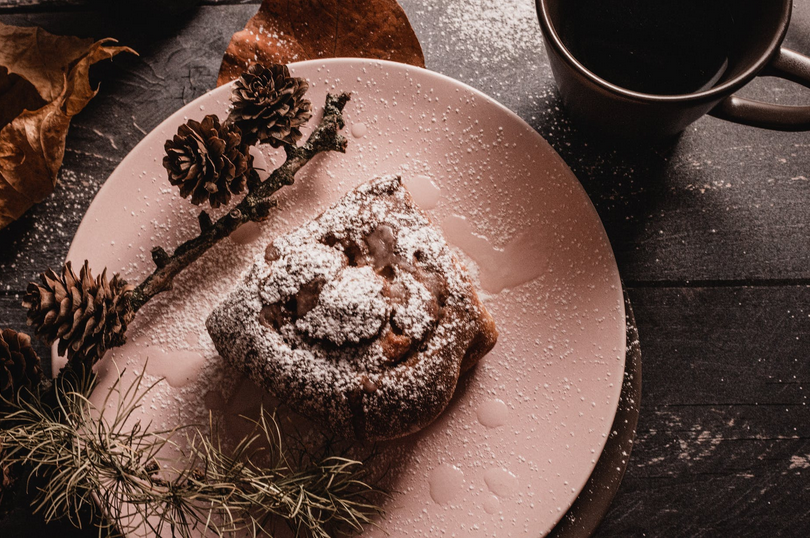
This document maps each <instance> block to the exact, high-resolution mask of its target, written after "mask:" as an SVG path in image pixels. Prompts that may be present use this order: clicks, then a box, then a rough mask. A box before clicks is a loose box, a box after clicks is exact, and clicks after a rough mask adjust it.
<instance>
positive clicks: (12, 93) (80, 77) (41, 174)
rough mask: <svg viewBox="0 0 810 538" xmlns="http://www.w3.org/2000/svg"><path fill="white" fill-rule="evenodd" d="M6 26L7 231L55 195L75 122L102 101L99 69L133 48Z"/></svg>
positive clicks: (3, 191)
mask: <svg viewBox="0 0 810 538" xmlns="http://www.w3.org/2000/svg"><path fill="white" fill-rule="evenodd" d="M113 42H115V40H113V39H103V40H101V41H97V42H95V43H94V42H93V40H92V39H82V38H78V37H70V36H56V35H52V34H49V33H48V32H46V31H44V30H42V29H41V28H36V27H25V28H19V27H15V26H8V25H5V24H3V23H0V229H1V228H4V227H6V226H7V225H8V224H9V223H11V222H12V221H14V220H16V219H17V218H19V217H20V216H21V215H22V214H23V213H25V211H26V210H27V209H28V208H29V207H31V206H32V205H33V204H35V203H37V202H39V201H41V200H42V199H43V198H45V197H46V196H48V195H49V194H50V193H51V192H53V189H54V187H55V186H56V174H57V172H58V171H59V167H60V166H62V158H63V157H64V154H65V138H66V137H67V131H68V126H69V125H70V119H71V118H72V117H73V116H75V115H76V114H77V113H78V112H79V111H81V110H82V109H83V108H84V107H85V106H86V105H87V103H88V102H89V101H90V99H92V98H93V97H94V96H95V95H96V91H97V90H94V89H93V88H91V87H90V78H89V71H90V66H91V65H93V64H94V63H96V62H98V61H100V60H104V59H107V58H112V57H113V56H115V55H116V54H118V53H119V52H132V53H135V51H133V50H132V49H130V48H128V47H117V46H110V45H108V44H109V43H113Z"/></svg>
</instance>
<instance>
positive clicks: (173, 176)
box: [163, 114, 256, 207]
mask: <svg viewBox="0 0 810 538" xmlns="http://www.w3.org/2000/svg"><path fill="white" fill-rule="evenodd" d="M164 148H165V150H166V156H165V157H163V167H164V168H166V170H168V172H169V182H170V183H171V184H172V185H179V186H180V196H182V197H183V198H186V197H187V196H189V195H191V203H193V204H195V205H199V204H201V203H203V202H205V201H206V200H208V203H209V204H211V207H219V206H221V205H226V204H227V203H228V202H230V201H231V195H232V194H239V193H240V192H242V191H244V190H245V187H246V186H247V183H248V180H252V179H253V177H252V176H253V175H254V174H256V171H255V170H254V169H253V156H252V155H251V154H250V147H249V146H248V145H247V144H243V143H242V133H241V132H240V130H239V128H238V127H237V126H235V125H230V124H229V125H224V124H220V122H219V118H217V117H216V116H214V115H210V114H209V115H208V116H205V117H204V118H203V120H202V122H198V121H194V120H188V122H187V123H185V124H183V125H181V126H180V128H179V129H177V134H176V135H174V138H173V139H171V140H167V141H166V144H165V146H164Z"/></svg>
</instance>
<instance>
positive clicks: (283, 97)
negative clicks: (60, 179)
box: [0, 64, 349, 383]
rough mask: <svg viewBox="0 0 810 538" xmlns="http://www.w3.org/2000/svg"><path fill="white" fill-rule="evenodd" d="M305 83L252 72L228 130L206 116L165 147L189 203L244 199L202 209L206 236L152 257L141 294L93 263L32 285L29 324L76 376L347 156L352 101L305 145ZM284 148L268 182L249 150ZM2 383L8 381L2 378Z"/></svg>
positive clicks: (327, 113)
mask: <svg viewBox="0 0 810 538" xmlns="http://www.w3.org/2000/svg"><path fill="white" fill-rule="evenodd" d="M308 88H309V84H308V83H307V81H306V80H304V79H301V78H295V77H292V76H290V71H289V69H288V68H287V66H285V65H271V66H269V67H265V66H263V65H260V64H254V65H252V66H251V67H250V68H249V70H248V71H247V72H246V73H244V74H243V75H242V76H241V77H240V78H239V79H238V80H237V81H236V82H235V84H234V87H233V92H232V96H231V100H232V104H233V106H232V109H231V111H230V113H229V115H228V117H227V118H226V119H225V121H220V119H219V118H218V117H217V116H216V115H207V116H205V117H204V118H203V119H202V121H195V120H188V121H187V122H186V123H185V124H183V125H181V126H180V127H179V128H178V130H177V134H176V135H174V137H173V138H172V139H171V140H167V141H166V144H165V151H166V155H165V156H164V158H163V166H164V168H165V169H166V170H167V173H168V180H169V183H171V184H172V185H174V186H176V187H178V188H179V190H180V195H181V196H183V197H184V198H188V197H190V199H191V203H193V204H195V205H202V204H207V205H209V206H210V207H212V208H219V207H223V206H227V205H228V204H230V202H231V200H232V198H233V196H235V195H239V194H242V193H244V192H246V193H247V194H246V195H245V196H244V198H243V199H242V200H241V201H240V202H239V203H238V204H236V206H235V207H233V208H232V209H231V210H230V211H229V212H228V213H227V214H225V215H224V216H223V217H221V218H220V219H218V220H217V221H216V222H214V221H213V220H212V219H211V217H210V216H209V215H208V213H207V212H206V211H205V210H203V211H201V212H200V214H199V224H200V234H199V235H198V236H196V237H194V238H192V239H190V240H188V241H186V242H185V243H183V244H181V245H180V246H178V247H177V248H176V249H175V250H174V252H173V253H172V254H168V253H167V252H166V250H165V249H164V248H163V247H160V246H156V247H154V248H153V249H152V259H153V261H154V263H155V266H156V267H155V270H154V272H153V273H152V274H151V275H149V276H148V277H147V278H146V279H145V280H144V281H143V282H141V283H140V284H139V285H138V286H132V285H130V284H128V283H127V282H126V281H125V280H124V279H123V278H121V276H120V275H118V274H117V273H116V274H114V275H113V276H112V278H110V279H108V278H107V269H106V268H105V269H104V270H103V272H102V274H101V275H100V276H98V277H96V278H93V276H92V274H91V270H90V267H89V266H88V263H87V262H85V264H84V266H83V267H82V269H81V270H80V271H79V275H78V276H77V275H76V274H75V272H74V271H73V268H72V267H71V264H70V262H67V263H66V264H65V266H64V267H62V270H61V271H60V272H59V273H56V272H54V271H53V270H50V269H49V270H48V271H47V272H45V273H43V274H42V275H41V276H40V280H41V282H32V283H31V284H29V286H28V292H27V294H26V295H25V298H24V299H23V306H25V307H26V308H27V309H28V324H29V325H30V326H31V327H33V328H34V332H35V334H36V335H37V336H38V337H40V338H41V339H42V340H44V341H45V342H46V343H48V344H53V343H54V342H57V341H58V349H59V353H60V354H65V355H66V356H67V359H68V366H67V367H68V368H71V369H88V368H90V367H92V366H93V364H95V363H96V362H97V361H98V360H99V359H100V358H101V357H102V356H103V355H104V353H105V352H106V351H107V350H108V349H111V348H113V347H117V346H120V345H123V344H124V342H126V330H127V326H128V324H129V323H130V322H131V321H132V319H133V318H134V317H135V314H136V313H137V312H138V310H140V309H141V307H143V305H145V304H146V303H147V302H148V301H149V300H150V299H152V298H153V297H155V296H156V295H158V294H159V293H162V292H164V291H166V290H168V289H170V288H171V286H172V282H173V280H174V277H175V276H177V274H179V273H180V272H181V271H182V270H183V269H185V268H186V267H188V266H189V265H190V264H191V263H193V262H194V261H196V260H197V259H198V258H199V257H200V256H202V255H203V254H204V253H205V252H206V251H207V250H208V249H209V248H211V247H212V246H214V245H215V244H216V243H218V242H219V241H220V240H222V239H224V238H225V237H228V236H229V235H230V234H231V233H233V232H234V231H236V230H237V229H238V228H239V227H240V226H242V225H243V224H245V223H246V222H250V221H254V222H260V221H263V220H266V219H267V218H269V216H270V211H271V209H272V208H273V207H275V205H276V201H275V199H273V197H272V196H273V194H275V193H276V192H277V191H278V190H279V189H281V188H282V187H284V186H286V185H291V184H292V183H293V181H294V180H295V174H296V173H297V172H298V171H299V170H300V169H301V168H302V167H303V166H304V165H305V164H307V163H308V162H309V161H310V160H311V159H312V158H313V157H315V155H317V154H319V153H321V152H324V151H338V152H344V151H345V150H346V143H347V142H346V139H345V138H344V137H343V136H342V135H341V134H340V130H341V129H342V128H343V126H344V121H343V108H344V107H345V105H346V103H347V102H348V101H349V95H348V94H346V93H342V94H339V95H331V94H329V95H327V97H326V103H325V108H324V115H323V119H322V120H321V122H320V123H319V125H318V126H317V127H316V128H315V130H314V131H313V132H312V134H311V135H310V136H309V138H308V139H307V141H306V142H305V143H304V144H303V145H301V146H299V145H297V143H298V141H299V140H300V139H301V136H302V135H301V131H300V127H301V126H302V125H304V124H306V122H307V121H308V120H309V119H310V118H311V117H312V103H311V102H310V101H309V100H307V99H305V98H304V94H305V93H306V91H307V90H308ZM254 144H269V145H271V146H273V147H283V148H284V149H285V152H286V154H287V159H286V160H285V162H284V163H283V164H282V165H281V166H280V167H279V168H277V169H276V170H274V171H273V172H272V173H271V174H270V176H269V177H268V178H267V179H265V180H264V181H261V180H260V179H259V175H258V173H257V172H256V170H255V169H254V168H253V156H252V155H251V154H250V146H251V145H254ZM0 383H2V380H1V379H0Z"/></svg>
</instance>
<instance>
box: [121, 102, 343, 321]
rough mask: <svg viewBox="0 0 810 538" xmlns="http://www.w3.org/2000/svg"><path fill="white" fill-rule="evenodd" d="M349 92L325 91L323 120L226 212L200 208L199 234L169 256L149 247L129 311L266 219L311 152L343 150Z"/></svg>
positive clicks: (290, 146)
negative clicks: (148, 268)
mask: <svg viewBox="0 0 810 538" xmlns="http://www.w3.org/2000/svg"><path fill="white" fill-rule="evenodd" d="M349 98H350V97H349V94H347V93H341V94H339V95H332V94H328V95H327V96H326V106H325V109H324V114H323V119H322V120H321V122H320V124H319V125H318V127H317V128H316V129H315V131H313V133H312V134H311V135H310V136H309V138H308V139H307V141H306V143H305V144H303V145H302V146H292V145H285V146H284V148H285V150H286V152H287V160H286V161H285V162H284V164H282V165H281V166H280V167H279V168H277V169H276V170H274V171H273V173H272V174H271V175H270V177H268V178H267V179H266V180H264V181H262V182H260V183H256V184H254V185H250V186H249V190H248V194H247V195H246V196H245V197H244V198H243V199H242V201H241V202H239V204H238V205H237V206H236V207H234V208H233V209H232V210H231V211H230V212H229V213H228V214H227V215H225V216H223V217H221V218H220V219H219V220H217V221H216V222H211V218H210V217H209V216H208V214H207V213H205V212H204V211H203V212H202V213H201V214H200V229H201V230H200V235H198V236H197V237H195V238H193V239H190V240H188V241H186V242H185V243H183V244H182V245H180V246H179V247H177V249H175V251H174V253H173V254H171V255H169V254H168V253H167V252H166V251H165V250H164V249H163V248H161V247H155V248H153V249H152V259H153V260H154V262H155V265H156V266H157V269H155V271H154V272H153V273H152V274H151V275H149V276H148V277H147V278H146V280H144V281H143V282H142V283H141V284H140V285H139V286H138V287H137V288H135V290H134V291H133V292H132V298H131V301H132V311H133V312H137V311H138V310H139V309H140V308H141V307H142V306H143V305H144V304H146V303H147V302H148V301H149V300H150V299H151V298H152V297H154V296H155V295H157V294H159V293H161V292H164V291H167V290H169V289H171V287H172V282H173V280H174V277H175V276H177V274H178V273H180V272H181V271H182V270H183V269H185V268H186V267H188V266H189V264H191V263H193V262H194V261H195V260H196V259H197V258H199V257H200V256H202V255H203V254H204V253H205V252H206V251H207V250H208V249H209V248H211V247H212V246H214V245H215V244H216V243H218V242H219V241H220V240H222V239H223V238H225V237H228V235H230V234H231V233H232V232H233V231H234V230H236V229H237V228H239V227H240V226H241V225H243V224H245V223H246V222H250V221H256V222H258V221H262V220H266V219H267V218H268V216H269V213H270V209H272V208H273V207H274V206H275V204H276V202H275V200H274V199H272V198H271V197H272V195H273V194H275V192H276V191H278V190H279V189H280V188H282V187H284V186H285V185H292V184H293V182H294V181H295V174H296V173H297V172H298V171H299V170H300V169H301V168H303V166H304V165H305V164H307V163H308V162H309V161H310V160H311V159H312V158H313V157H315V155H317V154H319V153H321V152H324V151H338V152H341V153H342V152H345V150H346V139H345V138H344V137H343V135H341V134H340V129H342V128H343V126H344V122H343V107H344V106H345V105H346V103H347V102H348V101H349Z"/></svg>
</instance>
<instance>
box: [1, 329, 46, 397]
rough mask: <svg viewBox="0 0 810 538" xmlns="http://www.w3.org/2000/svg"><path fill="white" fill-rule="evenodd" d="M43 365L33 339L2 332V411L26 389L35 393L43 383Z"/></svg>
mask: <svg viewBox="0 0 810 538" xmlns="http://www.w3.org/2000/svg"><path fill="white" fill-rule="evenodd" d="M42 378H43V375H42V363H41V362H40V360H39V356H38V355H37V352H36V351H34V348H33V347H31V337H30V336H28V335H27V334H23V333H18V332H17V331H14V330H11V329H3V330H2V331H0V396H2V400H0V409H3V407H5V405H6V404H5V402H12V401H14V399H15V398H16V396H17V392H18V391H19V390H20V389H21V388H23V387H25V388H27V389H28V390H31V391H33V390H34V389H35V388H36V387H37V385H39V383H40V382H41V381H42Z"/></svg>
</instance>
